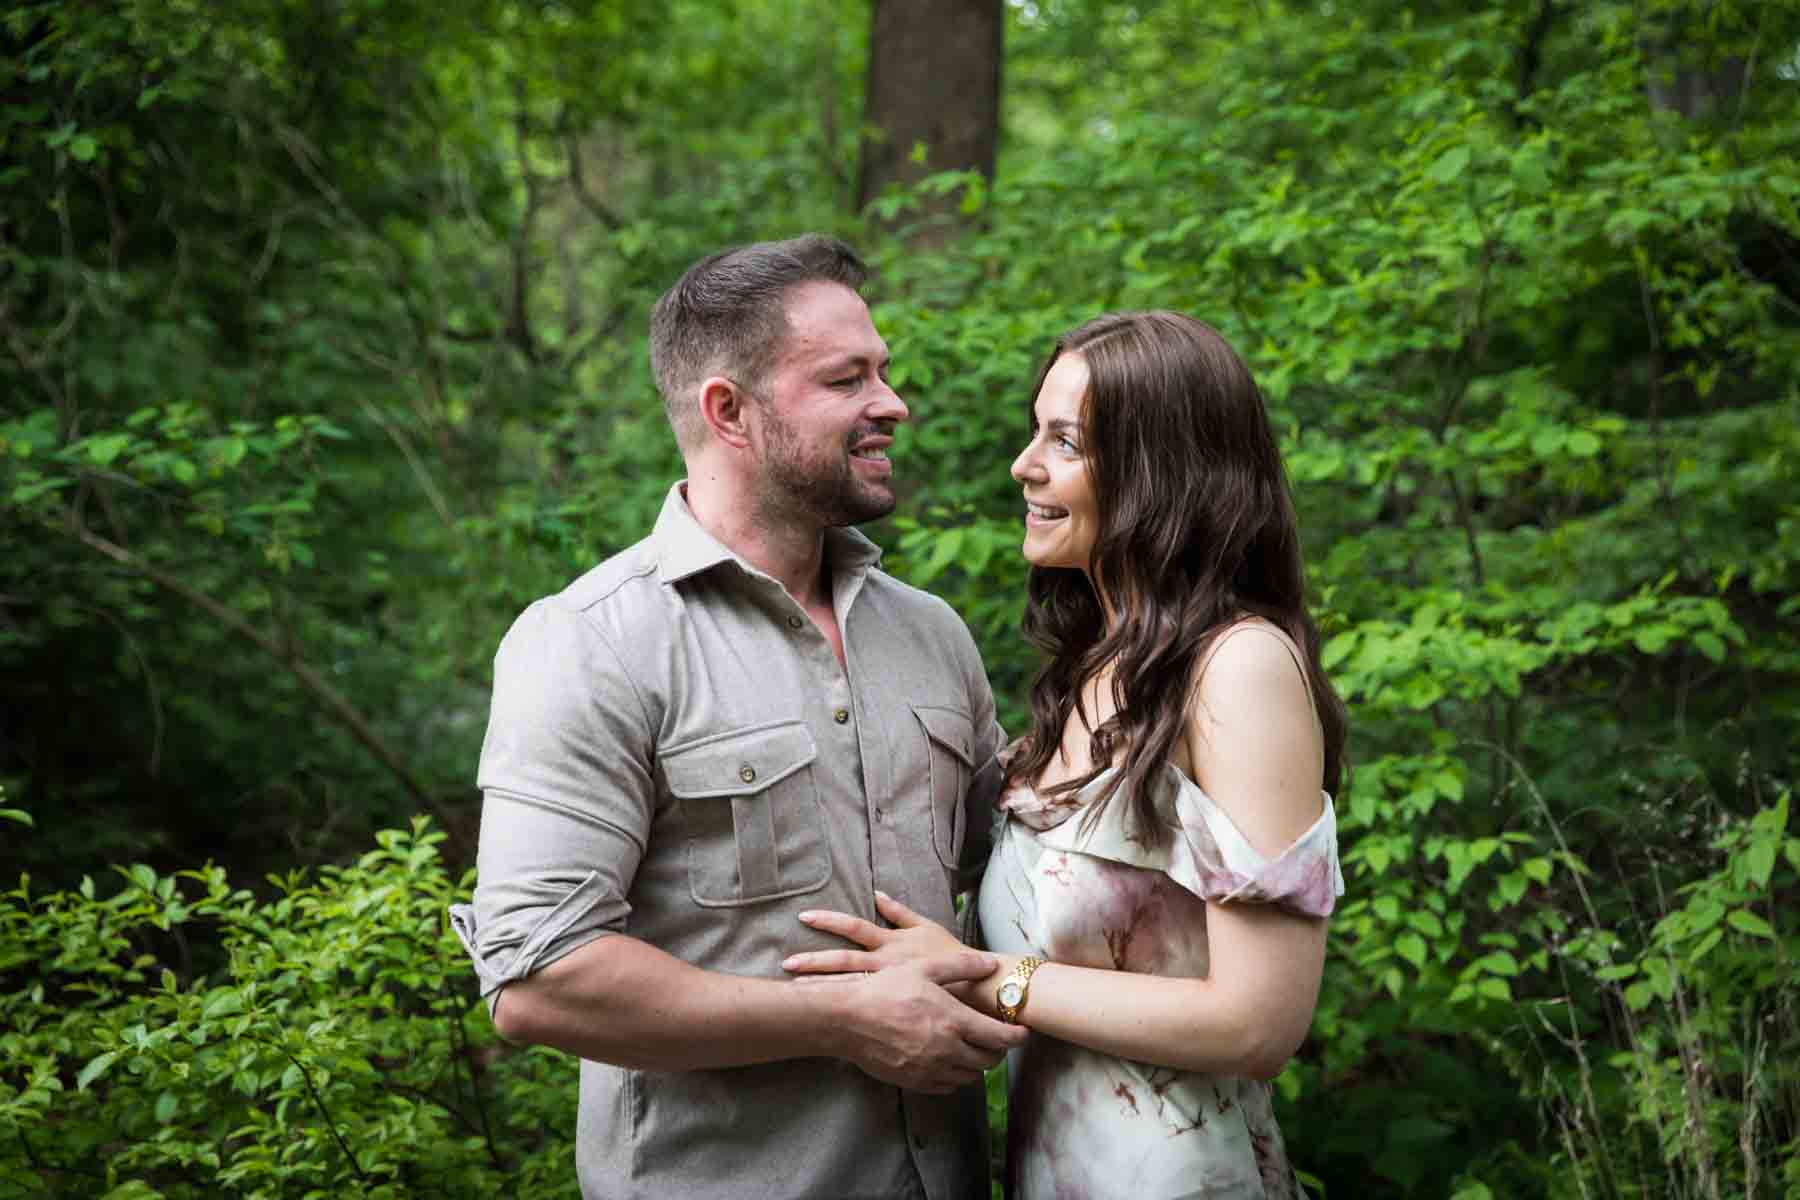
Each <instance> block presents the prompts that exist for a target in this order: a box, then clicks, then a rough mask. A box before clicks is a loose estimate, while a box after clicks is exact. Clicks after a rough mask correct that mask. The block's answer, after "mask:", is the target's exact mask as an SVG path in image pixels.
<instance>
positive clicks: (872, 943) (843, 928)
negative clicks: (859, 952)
mask: <svg viewBox="0 0 1800 1200" xmlns="http://www.w3.org/2000/svg"><path fill="white" fill-rule="evenodd" d="M800 921H801V923H802V924H805V925H810V926H811V927H812V928H814V929H817V930H820V931H822V932H824V933H835V934H837V935H838V936H839V937H841V938H847V939H849V940H850V941H852V942H855V943H856V944H857V945H859V946H861V947H862V948H863V949H865V950H877V949H880V947H881V944H882V943H883V942H885V941H886V940H887V935H888V931H887V930H885V929H883V928H882V927H881V926H879V925H876V924H874V923H872V922H869V921H865V920H863V919H862V918H861V917H853V916H851V915H850V914H849V913H841V912H830V911H816V912H803V913H801V914H800Z"/></svg>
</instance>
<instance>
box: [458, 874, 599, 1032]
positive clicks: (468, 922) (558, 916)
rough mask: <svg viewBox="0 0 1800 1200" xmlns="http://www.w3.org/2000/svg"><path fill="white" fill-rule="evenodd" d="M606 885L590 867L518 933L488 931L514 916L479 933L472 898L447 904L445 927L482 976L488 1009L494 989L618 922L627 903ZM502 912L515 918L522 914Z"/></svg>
mask: <svg viewBox="0 0 1800 1200" xmlns="http://www.w3.org/2000/svg"><path fill="white" fill-rule="evenodd" d="M605 888H606V880H605V879H604V878H603V877H602V876H601V874H600V872H598V871H594V872H591V873H590V874H589V875H588V877H587V878H586V879H584V880H582V881H581V883H579V884H577V885H576V886H575V887H574V888H573V889H571V890H570V891H569V893H568V894H567V895H566V896H564V897H563V898H562V899H561V900H560V901H558V902H557V904H556V905H555V906H554V907H552V908H551V909H549V910H548V911H546V912H545V913H544V915H543V916H542V917H540V918H538V920H537V922H536V923H535V924H533V925H532V926H531V927H530V929H529V931H528V932H526V933H525V934H524V936H523V937H522V938H520V937H516V936H515V937H507V936H505V934H504V933H500V934H495V933H493V932H492V929H493V926H494V925H495V924H496V923H497V924H500V925H502V926H504V927H508V928H511V929H517V927H518V922H517V920H516V919H514V920H506V921H501V922H493V921H490V922H489V923H488V926H487V928H488V930H489V932H488V934H487V936H484V935H483V928H482V926H481V925H480V923H479V922H478V919H477V918H476V915H475V906H474V905H473V904H453V905H451V906H450V928H451V930H452V931H454V932H455V934H456V940H457V941H459V942H461V943H462V947H463V949H464V950H465V951H467V952H468V955H469V960H470V961H471V962H472V963H473V964H474V967H475V974H476V976H477V978H479V979H480V981H481V995H482V997H483V998H484V999H487V1000H488V1007H489V1010H490V1011H492V1008H493V996H494V993H496V992H498V991H499V990H500V989H501V988H503V987H505V986H506V985H507V984H509V983H513V982H516V981H517V980H520V979H524V978H525V977H526V976H528V975H531V974H532V973H534V972H536V971H539V970H542V969H543V968H544V967H547V966H549V965H550V964H551V963H553V962H555V961H556V960H557V959H559V958H562V957H563V956H564V955H566V954H568V953H570V952H571V951H574V950H576V949H579V948H580V947H582V946H585V945H587V943H589V942H591V941H593V940H595V939H596V938H600V937H604V936H605V935H607V934H609V933H616V932H619V930H620V929H622V928H623V926H624V923H625V917H626V915H627V914H629V913H630V912H631V905H629V904H627V903H626V902H625V901H624V900H623V899H620V898H618V897H610V898H609V897H607V896H605V894H604V893H605ZM507 915H508V916H511V917H515V918H516V917H517V916H521V915H524V914H507ZM577 925H579V928H577Z"/></svg>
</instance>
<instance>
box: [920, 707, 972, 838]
mask: <svg viewBox="0 0 1800 1200" xmlns="http://www.w3.org/2000/svg"><path fill="white" fill-rule="evenodd" d="M913 715H914V716H915V717H917V718H918V719H919V727H920V728H921V729H922V730H923V731H924V736H925V749H926V752H927V753H928V754H929V755H930V770H931V845H932V848H933V849H934V850H936V851H937V856H938V861H939V862H941V863H943V864H944V865H945V866H946V867H951V868H955V867H956V866H957V865H958V859H959V857H960V856H961V854H962V847H963V838H964V837H965V835H966V834H967V830H966V829H965V828H964V826H965V825H966V824H967V822H968V817H967V815H966V814H965V813H964V811H963V798H964V797H965V796H967V795H968V792H969V781H970V779H971V778H972V777H973V775H974V767H975V754H974V750H973V747H972V744H973V741H974V730H973V727H972V726H973V723H972V722H971V721H970V720H969V715H968V714H967V713H965V712H963V711H962V710H961V709H959V708H937V707H933V706H929V705H922V704H915V705H913Z"/></svg>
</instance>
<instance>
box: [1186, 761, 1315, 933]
mask: <svg viewBox="0 0 1800 1200" xmlns="http://www.w3.org/2000/svg"><path fill="white" fill-rule="evenodd" d="M1320 796H1321V798H1322V799H1323V801H1324V811H1323V812H1321V813H1320V814H1319V819H1318V820H1316V821H1314V822H1313V823H1312V827H1311V828H1309V829H1308V830H1307V831H1306V832H1305V833H1303V834H1301V835H1300V836H1299V837H1298V838H1296V839H1295V840H1294V842H1293V844H1291V845H1290V846H1288V848H1287V849H1285V850H1283V851H1282V852H1281V853H1280V854H1279V855H1277V856H1276V857H1274V858H1272V859H1270V858H1265V857H1263V855H1262V854H1260V853H1259V852H1258V851H1257V849H1256V848H1255V847H1254V846H1252V845H1251V844H1250V842H1249V840H1248V839H1247V838H1245V837H1244V835H1243V834H1242V833H1241V832H1239V831H1238V827H1237V826H1236V825H1234V824H1232V821H1231V818H1230V817H1229V816H1227V815H1226V814H1225V810H1224V809H1222V808H1220V807H1219V806H1218V805H1217V804H1215V803H1214V802H1213V800H1212V798H1211V797H1210V796H1208V795H1207V794H1206V793H1205V792H1202V791H1201V790H1200V789H1199V788H1197V787H1195V786H1194V785H1193V784H1192V783H1188V782H1187V781H1186V780H1183V781H1182V784H1181V785H1179V786H1178V787H1177V794H1176V801H1175V804H1176V813H1177V816H1178V818H1179V822H1180V824H1179V827H1178V828H1177V829H1176V830H1175V831H1174V844H1173V845H1172V846H1171V847H1170V849H1169V866H1168V874H1169V877H1170V878H1171V879H1173V880H1174V881H1175V882H1176V883H1179V884H1180V885H1181V886H1182V887H1184V888H1186V889H1187V890H1188V891H1190V892H1193V893H1194V894H1195V895H1196V896H1199V897H1200V898H1201V899H1202V900H1210V901H1212V902H1213V903H1215V904H1233V903H1240V904H1277V905H1280V906H1281V907H1282V908H1285V909H1289V910H1290V911H1292V912H1296V913H1299V914H1300V915H1302V916H1308V917H1326V916H1330V915H1331V910H1332V909H1333V908H1335V907H1336V905H1337V898H1338V897H1339V896H1341V895H1343V894H1344V873H1343V869H1342V868H1341V867H1340V865H1339V863H1338V845H1337V813H1336V810H1335V809H1333V807H1332V804H1331V797H1330V796H1329V795H1326V794H1325V793H1323V792H1321V793H1320Z"/></svg>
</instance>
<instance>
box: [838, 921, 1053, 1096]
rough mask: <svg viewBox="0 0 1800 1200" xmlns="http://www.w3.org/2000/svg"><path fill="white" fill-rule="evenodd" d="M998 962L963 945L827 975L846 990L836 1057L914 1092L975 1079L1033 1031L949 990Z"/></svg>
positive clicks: (981, 976) (987, 971) (980, 976)
mask: <svg viewBox="0 0 1800 1200" xmlns="http://www.w3.org/2000/svg"><path fill="white" fill-rule="evenodd" d="M994 967H995V960H994V959H993V957H992V956H991V955H987V954H980V953H977V952H975V951H973V950H962V951H958V952H956V953H953V954H948V955H944V956H942V957H939V958H934V959H924V960H911V961H907V962H902V963H898V964H895V965H893V966H888V967H884V968H882V969H881V970H878V971H875V972H873V973H871V974H867V975H858V976H849V977H845V976H839V977H836V978H835V979H833V978H830V977H827V978H826V980H824V981H822V982H823V984H824V986H830V987H833V988H841V989H842V993H843V994H842V999H841V1003H842V1013H843V1018H844V1019H843V1021H842V1024H841V1026H840V1029H839V1035H838V1036H839V1042H840V1045H839V1046H838V1048H837V1056H838V1057H840V1058H844V1059H847V1060H849V1061H850V1062H853V1063H855V1064H856V1065H857V1066H858V1067H861V1068H862V1069H863V1070H864V1071H866V1072H868V1073H869V1074H870V1075H873V1076H874V1077H875V1078H877V1079H879V1080H882V1081H883V1082H884V1083H892V1084H895V1085H897V1086H899V1087H903V1088H907V1089H909V1090H912V1091H919V1092H934V1093H940V1094H941V1093H944V1092H951V1091H955V1090H956V1089H957V1088H959V1087H963V1086H965V1085H967V1084H971V1083H974V1082H976V1081H977V1080H979V1079H980V1078H981V1073H982V1072H983V1071H985V1070H987V1069H989V1068H990V1067H993V1066H995V1065H997V1064H998V1063H999V1062H1000V1059H1001V1058H1002V1057H1003V1056H1004V1055H1005V1053H1006V1051H1008V1050H1012V1049H1015V1048H1016V1047H1018V1046H1022V1045H1024V1044H1025V1039H1026V1038H1027V1037H1028V1036H1029V1031H1027V1030H1026V1029H1025V1028H1023V1027H1022V1026H1018V1025H1008V1024H1006V1023H1004V1022H1002V1021H996V1020H994V1019H993V1018H992V1017H989V1016H985V1015H984V1014H982V1013H979V1012H976V1011H975V1010H974V1009H972V1008H969V1007H968V1006H967V1005H964V1004H963V1003H961V1002H960V1001H958V1000H957V999H956V998H955V997H953V996H951V995H950V994H949V993H948V992H946V991H945V990H944V989H945V987H946V986H948V985H952V984H957V983H964V982H967V981H970V980H976V979H985V978H986V977H987V976H989V975H990V974H992V973H993V971H994Z"/></svg>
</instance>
